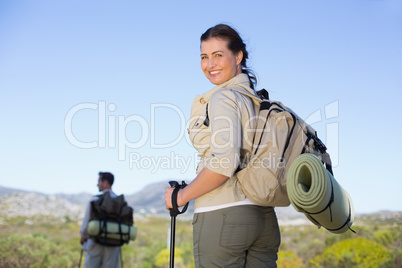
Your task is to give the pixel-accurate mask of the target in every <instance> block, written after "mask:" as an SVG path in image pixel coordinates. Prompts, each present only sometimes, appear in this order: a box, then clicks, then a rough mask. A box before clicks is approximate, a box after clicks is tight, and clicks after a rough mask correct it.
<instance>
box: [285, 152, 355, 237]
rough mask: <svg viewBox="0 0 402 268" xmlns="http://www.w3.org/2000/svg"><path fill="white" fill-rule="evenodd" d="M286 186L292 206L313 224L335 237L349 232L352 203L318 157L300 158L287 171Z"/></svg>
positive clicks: (351, 219) (306, 155)
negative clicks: (334, 234)
mask: <svg viewBox="0 0 402 268" xmlns="http://www.w3.org/2000/svg"><path fill="white" fill-rule="evenodd" d="M286 184H287V192H288V196H289V200H290V202H291V204H292V205H293V207H294V208H295V209H296V211H298V212H302V213H304V214H305V215H306V216H307V218H308V219H309V220H310V221H311V222H312V223H314V224H315V225H317V226H318V227H321V226H323V227H324V228H325V229H327V230H328V231H330V232H332V233H336V234H340V233H344V232H346V231H347V230H348V229H350V227H351V226H352V224H353V221H354V209H353V204H352V200H351V198H350V196H349V194H348V193H347V192H346V191H345V190H344V189H343V188H342V187H341V186H340V185H339V183H338V182H337V181H336V180H335V178H334V177H333V176H332V174H331V173H330V172H329V171H328V170H327V169H326V168H325V167H324V165H323V164H322V162H321V160H320V159H318V157H316V156H315V155H313V154H308V153H306V154H302V155H299V156H298V157H297V158H296V159H295V160H294V162H293V163H292V165H291V166H290V168H289V172H288V175H287V181H286ZM350 230H352V229H350ZM352 231H353V230H352Z"/></svg>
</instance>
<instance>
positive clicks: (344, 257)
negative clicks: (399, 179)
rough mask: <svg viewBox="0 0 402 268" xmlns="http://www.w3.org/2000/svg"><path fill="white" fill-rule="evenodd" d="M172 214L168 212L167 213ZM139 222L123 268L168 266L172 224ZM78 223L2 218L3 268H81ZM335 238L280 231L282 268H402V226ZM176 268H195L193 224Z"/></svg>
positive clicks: (185, 225)
mask: <svg viewBox="0 0 402 268" xmlns="http://www.w3.org/2000/svg"><path fill="white" fill-rule="evenodd" d="M167 214H168V213H167ZM166 216H167V217H165V218H161V217H159V218H157V217H145V216H141V217H139V216H138V217H136V219H135V225H136V226H137V227H138V236H137V239H136V240H135V241H133V242H130V244H128V245H124V246H123V247H122V250H123V251H122V254H123V264H124V267H125V268H129V267H141V268H157V267H167V266H168V263H169V250H168V249H167V244H168V238H167V236H168V230H169V228H170V219H169V218H168V215H166ZM79 227H80V221H79V220H74V219H71V218H69V217H65V218H63V219H60V217H50V216H49V217H47V216H40V217H35V216H32V217H11V218H3V219H2V221H1V228H0V267H2V268H3V267H4V268H7V267H10V268H11V267H13V268H19V267H24V268H25V267H38V268H39V267H40V268H46V267H49V268H50V267H51V268H54V267H60V268H63V267H66V268H67V267H78V263H79V260H80V253H81V249H80V244H79ZM353 229H354V230H355V231H356V234H354V233H352V232H350V231H348V232H346V233H344V234H341V235H335V234H332V233H330V232H328V231H326V230H325V229H318V228H317V227H315V226H312V225H302V226H282V227H281V231H282V244H281V247H280V252H279V260H278V267H285V268H286V267H292V268H294V267H402V249H401V248H402V247H401V245H402V236H401V222H400V221H393V222H392V221H388V222H386V223H384V222H383V221H382V220H378V221H375V220H373V219H372V220H371V221H369V222H362V221H360V222H359V223H358V224H357V225H355V226H353ZM175 267H177V268H180V267H182V268H184V267H186V268H189V267H194V263H193V257H192V225H191V221H188V220H182V219H180V216H179V217H178V220H177V225H176V254H175Z"/></svg>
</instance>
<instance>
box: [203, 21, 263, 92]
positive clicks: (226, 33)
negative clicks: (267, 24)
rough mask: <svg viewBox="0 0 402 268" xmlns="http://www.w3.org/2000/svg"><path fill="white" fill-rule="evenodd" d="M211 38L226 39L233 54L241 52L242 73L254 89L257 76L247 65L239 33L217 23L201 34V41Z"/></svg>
mask: <svg viewBox="0 0 402 268" xmlns="http://www.w3.org/2000/svg"><path fill="white" fill-rule="evenodd" d="M211 38H220V39H223V40H226V41H228V49H229V50H230V51H232V53H233V54H235V55H237V53H239V52H240V51H242V52H243V59H242V61H241V69H242V73H244V74H247V76H248V79H249V80H250V87H251V88H252V89H254V87H255V86H256V85H257V78H256V77H255V74H254V73H253V71H252V70H250V69H249V68H248V67H247V63H246V62H247V59H248V52H247V50H246V44H244V42H243V39H242V38H241V37H240V35H239V33H238V32H237V31H236V30H235V29H233V28H232V27H230V26H229V25H226V24H218V25H215V26H214V27H211V28H209V29H208V30H207V31H206V32H205V33H203V34H202V35H201V42H203V41H207V40H209V39H211Z"/></svg>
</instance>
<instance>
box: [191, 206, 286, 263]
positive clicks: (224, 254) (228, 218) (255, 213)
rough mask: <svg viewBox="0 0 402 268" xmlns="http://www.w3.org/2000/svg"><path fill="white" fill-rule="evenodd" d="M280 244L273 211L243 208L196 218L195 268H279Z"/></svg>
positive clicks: (209, 213) (249, 207) (194, 239)
mask: <svg viewBox="0 0 402 268" xmlns="http://www.w3.org/2000/svg"><path fill="white" fill-rule="evenodd" d="M280 242H281V238H280V230H279V226H278V220H277V218H276V214H275V210H274V208H272V207H260V206H255V205H243V206H236V207H230V208H224V209H220V210H215V211H211V212H205V213H196V214H194V218H193V243H194V261H195V267H196V268H201V267H202V268H212V267H225V268H229V267H236V268H244V267H246V268H257V267H258V268H262V267H276V260H277V259H278V256H277V253H278V248H279V245H280Z"/></svg>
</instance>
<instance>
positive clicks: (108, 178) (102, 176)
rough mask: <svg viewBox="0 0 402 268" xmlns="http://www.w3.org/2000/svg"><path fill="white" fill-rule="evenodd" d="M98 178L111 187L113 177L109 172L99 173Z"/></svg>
mask: <svg viewBox="0 0 402 268" xmlns="http://www.w3.org/2000/svg"><path fill="white" fill-rule="evenodd" d="M99 177H100V179H101V180H102V181H107V182H108V183H109V185H110V186H112V185H113V182H114V176H113V174H112V173H110V172H99Z"/></svg>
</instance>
